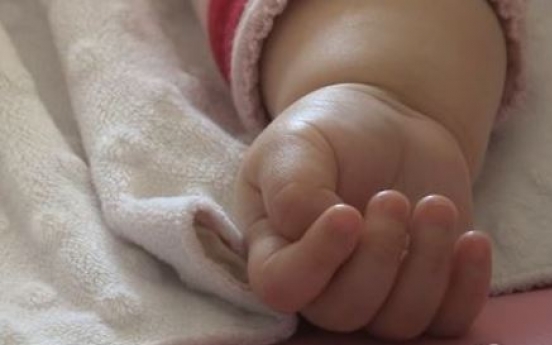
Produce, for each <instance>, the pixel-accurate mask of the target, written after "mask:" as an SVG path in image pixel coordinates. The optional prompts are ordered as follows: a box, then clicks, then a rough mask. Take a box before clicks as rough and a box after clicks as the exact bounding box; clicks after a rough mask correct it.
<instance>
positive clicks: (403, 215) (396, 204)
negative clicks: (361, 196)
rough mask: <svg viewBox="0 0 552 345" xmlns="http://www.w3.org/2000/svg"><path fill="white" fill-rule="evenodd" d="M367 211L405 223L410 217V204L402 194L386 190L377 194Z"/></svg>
mask: <svg viewBox="0 0 552 345" xmlns="http://www.w3.org/2000/svg"><path fill="white" fill-rule="evenodd" d="M368 210H369V212H377V213H381V214H383V215H385V216H386V217H389V218H392V219H395V220H397V221H399V222H406V221H408V217H409V215H410V203H409V201H408V199H407V198H406V197H405V196H404V195H403V194H401V193H399V192H397V191H394V190H386V191H383V192H379V193H378V194H376V195H375V196H374V197H373V198H372V199H371V200H370V203H369V205H368Z"/></svg>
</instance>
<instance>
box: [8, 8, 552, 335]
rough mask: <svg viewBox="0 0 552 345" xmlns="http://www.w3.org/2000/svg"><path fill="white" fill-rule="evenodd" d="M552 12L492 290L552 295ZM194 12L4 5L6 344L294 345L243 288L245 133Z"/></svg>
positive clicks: (496, 231)
mask: <svg viewBox="0 0 552 345" xmlns="http://www.w3.org/2000/svg"><path fill="white" fill-rule="evenodd" d="M549 13H552V3H551V2H550V1H549V0H532V1H531V5H530V8H529V20H528V24H529V40H528V52H527V56H528V59H529V62H530V63H529V65H528V66H529V69H528V77H529V82H528V94H527V100H526V102H525V103H524V104H523V106H521V107H520V108H519V109H517V110H516V112H517V113H518V114H516V115H515V116H512V118H511V120H509V121H508V122H507V123H505V124H504V126H503V127H502V128H500V129H499V130H497V132H496V134H495V138H494V140H493V143H492V145H491V148H490V152H489V158H488V163H487V167H486V170H485V172H484V174H483V176H482V178H481V180H480V182H479V184H478V185H477V193H476V194H477V200H476V204H477V219H478V226H479V227H481V228H482V229H485V230H488V231H489V233H490V234H491V236H492V237H493V239H494V242H495V249H496V250H495V271H494V277H493V278H494V281H493V288H494V292H496V293H501V292H508V291H511V290H515V289H525V288H530V287H533V286H537V285H541V284H545V283H548V282H552V255H551V254H550V248H552V212H550V211H551V210H552V164H551V163H550V162H551V161H552V159H551V158H552V150H550V147H551V145H552V139H551V137H550V131H551V130H552V110H550V109H552V107H551V105H552V65H550V63H549V61H551V58H552V22H550V21H549V19H548V16H547V14H549ZM205 42H206V39H205V37H203V35H202V32H201V30H200V28H199V26H198V24H197V23H196V22H195V20H194V19H193V16H192V14H191V9H190V8H189V4H188V2H187V1H182V0H71V1H69V0H43V1H42V2H39V0H0V344H4V343H7V344H12V343H13V344H24V345H27V344H59V345H66V344H67V345H68V344H77V343H79V344H122V345H127V344H128V345H130V344H140V345H141V344H148V345H149V344H194V345H195V344H200V345H202V344H205V345H211V344H213V345H214V344H252V345H257V344H259V345H261V344H269V343H275V342H278V341H279V340H280V339H284V338H286V337H288V336H290V335H291V334H292V333H293V331H294V326H295V319H294V318H293V317H290V316H283V315H279V314H275V313H272V312H270V311H269V310H267V309H266V308H264V307H263V306H262V305H261V304H260V303H259V302H258V301H257V300H256V299H255V297H254V296H253V295H252V294H251V292H250V291H249V289H248V287H247V284H246V282H245V278H244V269H243V267H244V258H243V256H244V248H243V243H242V236H241V233H240V232H239V229H236V228H235V226H234V225H233V222H232V218H231V215H232V183H233V178H234V175H235V172H236V169H237V167H238V165H239V162H240V157H241V154H242V153H243V151H244V149H245V146H244V144H242V143H241V142H240V140H239V138H241V137H242V136H243V135H244V131H243V129H242V127H241V125H240V123H239V121H238V117H237V115H236V114H235V111H234V110H233V106H232V102H231V98H230V95H229V94H228V91H227V88H226V87H225V85H224V82H223V81H222V80H221V78H220V77H219V76H218V74H217V71H216V68H215V67H214V64H213V62H212V61H211V59H210V57H209V55H208V54H207V49H206V45H205Z"/></svg>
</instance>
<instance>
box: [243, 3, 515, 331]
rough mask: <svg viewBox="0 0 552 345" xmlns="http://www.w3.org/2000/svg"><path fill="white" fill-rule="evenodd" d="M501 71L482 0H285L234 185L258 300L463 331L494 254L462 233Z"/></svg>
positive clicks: (396, 327)
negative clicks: (260, 122)
mask: <svg viewBox="0 0 552 345" xmlns="http://www.w3.org/2000/svg"><path fill="white" fill-rule="evenodd" d="M489 61H490V62H492V63H489ZM505 70H506V52H505V44H504V38H503V35H502V32H501V28H500V25H499V24H498V21H497V19H496V17H495V15H494V13H493V12H492V10H491V9H490V7H489V6H488V5H487V3H486V2H485V1H481V0H443V1H438V2H436V1H433V0H397V1H376V0H343V1H322V0H302V1H292V2H290V5H289V7H288V8H287V9H286V12H285V13H284V14H283V15H282V16H281V17H280V18H279V20H278V22H277V23H276V27H275V28H274V30H273V32H272V33H271V36H270V37H269V39H268V41H267V45H266V47H265V49H264V52H263V57H262V69H261V82H262V83H261V86H262V91H263V98H264V102H265V106H266V108H267V110H268V112H269V113H270V115H271V116H272V117H273V118H274V121H273V122H272V123H271V125H270V126H269V127H268V128H267V129H266V130H265V131H264V132H263V133H262V134H261V135H260V136H259V137H258V138H257V140H256V141H255V142H254V143H253V145H252V147H251V149H250V151H249V152H248V155H247V157H246V159H245V161H244V165H243V167H242V171H241V173H240V177H239V181H238V196H239V198H240V199H239V200H240V201H239V205H240V207H241V209H240V210H238V218H239V219H240V220H241V222H242V224H243V226H244V228H246V229H247V237H248V240H249V243H250V252H249V255H250V256H249V276H250V280H251V284H252V287H253V289H254V291H255V292H257V293H258V294H259V295H260V296H261V297H262V298H263V299H264V300H265V301H266V302H267V303H268V304H270V305H272V306H273V307H274V308H275V309H279V310H283V311H290V312H292V311H301V312H302V313H303V315H305V316H306V317H307V318H308V319H309V320H311V321H312V322H313V323H315V324H318V325H320V326H322V327H325V328H328V329H333V330H339V331H349V330H355V329H359V328H365V329H367V330H368V331H369V332H371V333H372V334H375V335H377V336H380V337H384V338H390V339H405V338H411V337H414V336H417V335H419V334H420V333H422V332H424V331H426V330H429V331H430V332H432V333H433V334H441V335H457V334H461V333H462V332H465V331H466V330H467V328H468V327H469V325H470V324H471V323H472V322H473V320H474V318H475V316H476V315H477V313H478V311H479V310H480V308H481V306H482V305H483V302H484V300H485V295H486V292H487V288H488V284H489V279H490V250H489V243H488V240H487V239H486V238H485V237H484V236H483V235H482V234H479V233H469V234H463V233H464V232H465V231H467V230H468V228H469V227H470V226H471V222H472V219H471V217H472V214H471V213H472V211H471V207H472V202H471V185H472V183H473V181H474V179H475V177H476V175H477V173H478V171H479V169H480V167H481V164H482V162H483V158H484V155H485V148H486V146H487V142H488V138H489V133H490V131H491V127H492V124H493V121H494V116H495V114H496V112H497V109H498V106H499V103H500V100H501V97H502V89H503V85H504V79H505ZM387 189H393V190H395V191H393V192H389V191H388V192H383V193H380V192H381V191H383V190H387ZM397 191H399V192H400V193H399V192H397ZM431 194H440V195H442V196H438V197H435V196H434V197H429V198H424V197H425V196H427V195H431ZM443 196H444V197H443ZM406 241H409V242H410V244H409V252H408V254H407V255H406V256H405V255H404V252H403V249H404V247H405V242H406Z"/></svg>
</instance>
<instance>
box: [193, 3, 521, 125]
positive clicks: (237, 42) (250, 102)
mask: <svg viewBox="0 0 552 345" xmlns="http://www.w3.org/2000/svg"><path fill="white" fill-rule="evenodd" d="M200 1H201V0H196V2H198V3H199V2H200ZM487 1H488V2H489V4H490V5H491V6H492V7H493V9H494V10H495V12H496V14H497V16H498V18H499V19H500V22H501V25H502V27H503V29H504V33H505V37H506V40H507V47H508V48H507V49H508V71H507V78H506V84H505V87H504V94H503V100H502V106H501V108H500V110H499V113H498V114H497V120H498V121H500V120H501V119H503V118H504V117H505V116H506V115H507V113H508V111H509V110H510V109H512V108H513V107H514V106H515V105H516V104H517V103H518V102H519V101H520V99H521V98H522V94H523V88H524V87H523V85H524V79H525V78H524V75H525V73H524V63H523V42H524V40H523V32H524V28H523V26H524V17H525V16H524V14H525V11H526V7H527V1H528V0H487ZM287 4H288V0H206V1H201V5H197V4H196V6H198V7H202V10H200V11H199V12H200V16H203V18H202V20H203V22H204V23H205V27H206V29H207V31H208V35H209V41H210V45H211V49H212V52H213V56H214V58H215V61H216V63H217V65H218V67H219V69H220V71H221V73H222V74H223V76H224V77H225V78H226V80H227V81H228V82H229V83H230V85H231V89H232V97H233V100H234V103H235V106H236V109H237V111H238V114H239V116H240V118H241V120H242V122H243V124H244V125H245V126H246V128H247V129H248V130H250V131H252V132H254V133H258V132H260V131H261V130H262V129H263V128H264V127H265V126H266V124H267V123H268V117H267V115H266V113H265V111H264V108H263V106H262V103H261V99H260V93H259V87H258V86H259V73H258V71H259V68H258V63H259V60H260V56H261V52H262V47H263V42H264V40H265V39H266V38H267V37H268V35H269V34H270V31H271V29H272V26H273V23H274V20H275V18H276V17H277V16H278V15H279V14H281V13H282V12H283V11H285V9H286V6H287Z"/></svg>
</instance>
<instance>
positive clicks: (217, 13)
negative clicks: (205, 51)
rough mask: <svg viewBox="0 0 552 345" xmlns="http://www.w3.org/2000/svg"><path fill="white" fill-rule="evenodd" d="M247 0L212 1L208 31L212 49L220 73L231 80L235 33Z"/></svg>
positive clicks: (209, 10)
mask: <svg viewBox="0 0 552 345" xmlns="http://www.w3.org/2000/svg"><path fill="white" fill-rule="evenodd" d="M246 2H247V0H231V1H229V0H211V2H210V4H209V9H208V14H207V15H208V19H207V21H208V23H207V25H208V30H209V41H210V44H211V49H212V51H213V55H214V57H215V61H216V62H217V65H218V67H219V70H220V72H221V73H222V75H223V76H224V78H225V79H226V80H229V78H230V59H231V53H232V41H233V40H234V32H235V30H236V27H237V25H238V22H239V20H240V17H241V15H242V12H243V9H244V6H245V3H246Z"/></svg>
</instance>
